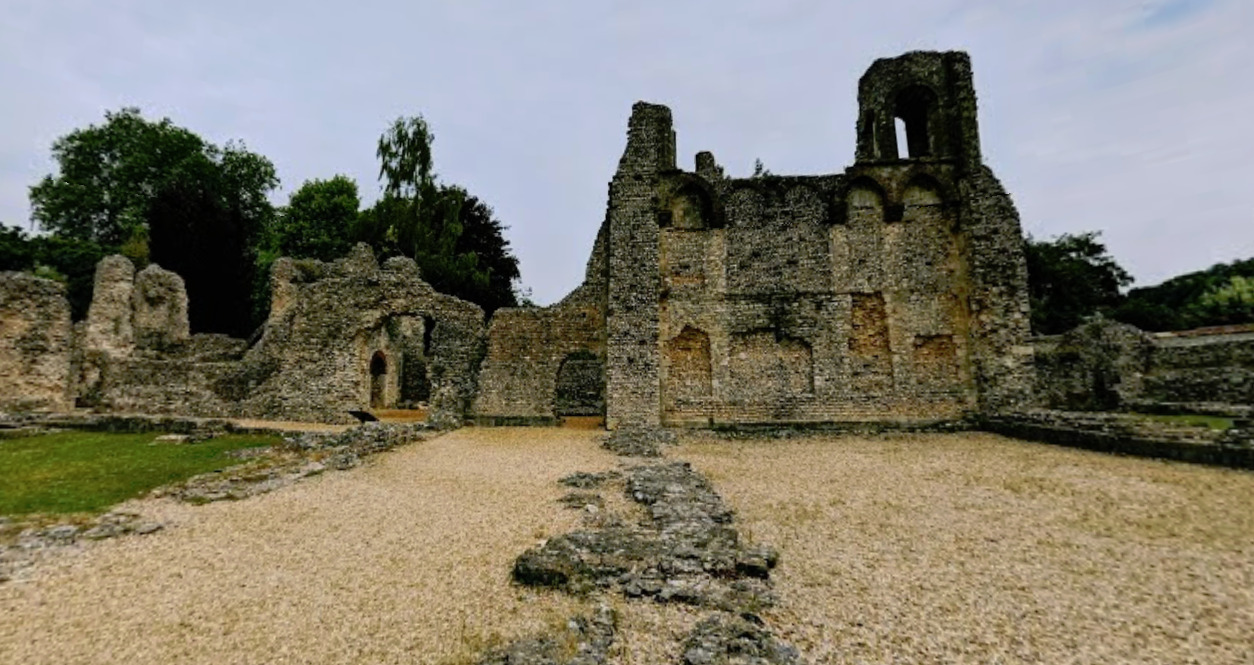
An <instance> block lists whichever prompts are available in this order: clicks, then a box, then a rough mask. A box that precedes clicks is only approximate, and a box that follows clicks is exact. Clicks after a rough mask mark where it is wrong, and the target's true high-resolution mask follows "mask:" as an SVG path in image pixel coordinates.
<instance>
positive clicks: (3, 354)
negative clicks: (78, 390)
mask: <svg viewBox="0 0 1254 665" xmlns="http://www.w3.org/2000/svg"><path fill="white" fill-rule="evenodd" d="M71 339H72V338H71V329H70V306H69V302H68V301H67V300H66V299H65V287H64V286H63V285H61V284H59V283H57V282H54V281H52V280H49V279H41V278H39V277H35V276H33V275H29V274H26V273H19V272H0V411H27V410H52V411H57V410H63V409H65V408H67V407H68V406H69V405H70V404H71V401H70V392H69V379H70V356H71Z"/></svg>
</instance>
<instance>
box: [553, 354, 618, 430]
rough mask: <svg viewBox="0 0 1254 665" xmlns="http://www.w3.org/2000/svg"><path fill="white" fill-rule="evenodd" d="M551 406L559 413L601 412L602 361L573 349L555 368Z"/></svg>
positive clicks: (603, 373) (602, 392) (597, 413)
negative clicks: (554, 387) (553, 393)
mask: <svg viewBox="0 0 1254 665" xmlns="http://www.w3.org/2000/svg"><path fill="white" fill-rule="evenodd" d="M553 401H554V406H555V407H556V410H557V415H559V416H600V415H604V414H605V364H604V363H602V362H601V359H600V358H598V357H597V356H596V354H594V353H592V352H590V351H576V352H575V353H572V354H570V355H568V356H566V358H565V359H563V360H562V364H561V366H560V367H559V368H558V370H557V381H556V393H555V395H554V400H553Z"/></svg>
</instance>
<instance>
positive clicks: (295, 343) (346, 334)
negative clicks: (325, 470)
mask: <svg viewBox="0 0 1254 665" xmlns="http://www.w3.org/2000/svg"><path fill="white" fill-rule="evenodd" d="M273 292H274V298H275V301H276V302H278V303H279V306H277V307H275V308H273V309H272V311H271V315H270V318H269V319H268V320H267V322H266V325H265V328H264V332H263V334H262V336H261V339H260V340H259V341H258V342H257V344H256V345H254V346H253V347H252V348H250V349H249V350H248V352H247V353H246V354H245V355H244V358H243V361H242V363H241V367H240V370H239V371H238V372H237V373H235V374H233V375H232V376H230V377H229V378H228V379H226V380H225V382H224V384H223V385H222V389H224V390H229V391H232V392H234V393H236V394H238V395H239V396H240V397H241V399H240V410H241V412H242V413H244V414H246V415H255V416H268V417H276V416H282V417H286V418H291V419H295V420H317V421H323V422H344V421H348V420H350V416H349V415H348V411H349V410H370V409H375V410H378V409H392V408H399V407H412V406H415V405H417V404H418V403H420V402H425V403H428V404H429V405H430V409H431V411H432V414H433V417H437V418H449V417H451V418H461V417H462V416H464V415H465V414H466V413H467V412H468V410H469V407H470V404H471V400H472V399H473V397H474V394H475V391H476V372H477V370H478V367H479V363H480V361H481V360H482V358H483V345H484V325H483V310H482V309H481V308H479V307H478V306H477V305H474V304H472V303H468V302H466V301H463V300H459V299H457V298H454V297H452V296H448V295H445V294H442V293H438V292H436V291H435V289H433V288H432V287H431V286H430V285H429V284H427V283H426V282H424V281H422V279H421V276H420V274H419V271H418V266H417V265H416V264H414V262H413V261H412V260H410V259H406V258H402V257H394V258H390V259H388V260H387V261H386V262H384V264H383V266H382V267H380V266H379V264H378V262H377V261H376V260H375V258H374V255H373V253H372V252H371V250H370V248H369V247H368V246H367V245H364V244H359V245H357V247H355V248H354V249H353V250H352V252H351V253H350V254H349V256H347V257H345V258H344V259H340V260H338V261H335V262H334V263H330V264H327V263H322V262H319V261H308V260H307V261H293V260H291V259H281V260H280V261H279V262H277V263H276V264H275V267H274V272H273Z"/></svg>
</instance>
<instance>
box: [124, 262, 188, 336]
mask: <svg viewBox="0 0 1254 665" xmlns="http://www.w3.org/2000/svg"><path fill="white" fill-rule="evenodd" d="M132 309H133V312H134V314H133V316H134V334H135V343H136V345H137V346H140V347H142V348H149V349H167V348H171V347H174V346H177V345H179V344H183V343H185V342H187V341H188V340H190V339H191V328H190V326H189V325H188V321H187V289H186V288H185V287H184V286H183V278H182V277H179V276H178V275H176V274H175V273H173V272H170V271H169V270H165V269H162V268H161V267H160V266H158V265H157V264H155V263H154V264H152V265H150V266H148V267H147V268H144V269H143V270H141V271H139V274H137V275H135V287H134V291H133V295H132Z"/></svg>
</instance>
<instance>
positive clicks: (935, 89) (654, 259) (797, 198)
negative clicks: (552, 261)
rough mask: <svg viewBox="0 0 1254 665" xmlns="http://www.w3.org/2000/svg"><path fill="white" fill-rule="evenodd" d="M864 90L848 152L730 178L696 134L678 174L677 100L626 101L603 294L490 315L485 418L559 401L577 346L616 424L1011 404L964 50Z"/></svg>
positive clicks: (1021, 306)
mask: <svg viewBox="0 0 1254 665" xmlns="http://www.w3.org/2000/svg"><path fill="white" fill-rule="evenodd" d="M858 98H859V103H860V105H861V107H862V114H861V116H860V118H859V126H858V132H859V134H858V136H859V143H858V152H857V160H856V163H855V164H854V165H853V166H851V167H849V168H848V169H846V170H845V171H844V172H842V173H839V174H834V175H822V176H766V177H755V178H741V179H732V178H727V177H726V176H725V175H724V173H723V170H722V168H721V167H719V166H718V164H717V162H716V161H715V159H714V156H713V155H712V154H711V153H709V152H702V153H699V154H698V155H697V160H696V168H695V170H694V171H693V172H685V171H681V170H679V169H678V168H677V167H676V162H675V134H674V131H673V129H672V120H671V113H670V110H669V109H667V108H666V107H664V106H658V105H655V104H647V103H644V102H640V103H637V104H636V105H635V106H634V107H633V108H632V114H631V118H630V120H629V122H628V131H627V146H626V149H625V150H624V152H623V156H622V159H621V160H620V161H619V164H618V169H617V171H616V173H615V174H614V177H613V179H612V181H611V182H610V187H609V203H608V206H607V214H606V221H605V223H604V224H603V226H602V229H601V232H600V234H599V236H598V241H597V248H596V249H595V251H594V258H593V261H591V262H590V272H589V279H590V280H595V282H596V283H597V284H604V297H603V299H600V298H599V299H590V300H586V301H580V302H581V303H582V304H581V305H580V306H578V307H576V306H574V305H573V303H571V302H567V301H564V302H563V303H561V304H559V305H556V306H554V307H552V308H546V309H541V310H530V311H514V310H505V311H502V312H499V313H498V314H497V316H496V318H495V319H494V320H493V321H492V324H491V327H490V330H489V342H488V358H487V362H485V364H484V368H483V371H482V373H481V378H480V395H479V398H478V400H477V402H476V406H475V412H476V414H477V415H479V416H483V417H485V418H484V420H485V421H502V420H504V421H511V422H513V421H518V420H526V419H538V420H545V419H552V418H554V417H556V416H557V415H559V414H558V413H557V412H558V411H559V410H560V409H562V408H564V407H563V406H562V404H563V403H562V400H558V399H556V397H555V396H556V394H557V393H558V392H560V391H559V388H560V386H561V384H562V380H561V377H560V373H561V369H562V367H563V366H564V359H567V358H569V357H570V355H571V354H572V353H574V352H578V351H586V352H588V353H591V354H594V355H598V356H600V355H602V354H603V357H604V362H605V365H604V367H605V389H604V392H605V413H606V424H607V426H608V427H610V428H616V427H622V426H656V425H659V424H667V425H696V426H709V425H723V424H753V423H780V422H794V423H826V422H845V421H885V420H938V419H939V420H945V419H955V418H960V417H963V416H965V415H968V414H971V413H974V412H977V411H984V412H994V411H998V410H1004V409H1014V408H1018V407H1020V406H1022V405H1024V404H1025V403H1026V402H1027V401H1028V400H1029V399H1030V396H1031V390H1032V369H1033V368H1032V362H1031V354H1032V347H1031V346H1030V345H1029V344H1028V343H1027V335H1028V316H1027V315H1028V303H1027V288H1026V280H1027V271H1026V266H1025V261H1024V257H1023V248H1022V243H1023V239H1022V234H1021V231H1020V228H1019V221H1018V215H1017V213H1016V211H1015V209H1014V205H1013V203H1011V201H1010V198H1009V196H1008V195H1007V194H1006V193H1005V191H1004V190H1003V189H1002V187H1001V185H1000V183H998V182H997V180H996V178H995V177H994V176H993V175H992V173H991V172H990V171H989V170H988V169H987V168H986V167H984V166H983V164H982V163H981V158H980V152H979V136H978V129H977V125H976V112H975V93H974V89H973V87H972V84H971V68H970V61H969V59H968V58H967V56H966V55H965V54H962V53H909V54H906V55H904V56H901V57H899V58H892V59H886V60H880V61H876V63H875V64H873V65H872V67H871V68H870V70H868V72H867V74H866V75H865V76H863V77H862V79H861V81H860V82H859V92H858ZM895 117H900V118H903V119H904V120H905V121H906V124H907V133H908V135H909V136H910V138H909V143H910V145H909V146H901V148H902V149H903V150H904V149H906V148H908V150H904V151H899V149H898V148H899V147H898V146H896V143H895V142H896V134H895V126H894V118H895ZM594 265H595V266H602V265H603V266H604V274H603V276H602V275H600V274H597V275H594V274H593V272H592V266H594ZM598 270H600V268H598ZM581 288H587V287H586V286H585V287H581ZM593 303H596V304H593ZM602 303H603V308H601V309H598V306H601V305H602ZM581 381H583V382H584V383H586V382H587V381H588V378H587V377H586V376H585V377H583V378H582V379H581ZM584 392H585V393H587V394H593V393H595V391H594V390H588V389H585V390H584ZM507 416H508V417H512V418H513V420H511V419H510V418H508V417H507Z"/></svg>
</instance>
